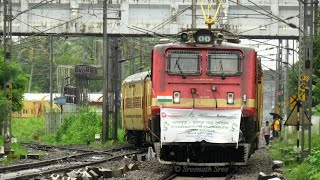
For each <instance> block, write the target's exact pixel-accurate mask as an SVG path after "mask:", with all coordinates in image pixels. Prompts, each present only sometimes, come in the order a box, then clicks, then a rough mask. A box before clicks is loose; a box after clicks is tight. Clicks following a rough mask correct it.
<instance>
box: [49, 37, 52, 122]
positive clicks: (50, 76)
mask: <svg viewBox="0 0 320 180" xmlns="http://www.w3.org/2000/svg"><path fill="white" fill-rule="evenodd" d="M52 41H53V39H52V35H50V36H49V43H50V47H49V52H50V70H49V78H50V87H49V88H50V116H49V117H50V119H49V121H50V124H51V123H52V106H53V95H52V93H53V88H52V85H53V69H52V68H53V43H52Z"/></svg>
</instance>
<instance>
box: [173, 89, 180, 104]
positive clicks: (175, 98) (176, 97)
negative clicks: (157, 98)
mask: <svg viewBox="0 0 320 180" xmlns="http://www.w3.org/2000/svg"><path fill="white" fill-rule="evenodd" d="M173 103H174V104H179V103H180V92H179V91H174V92H173Z"/></svg>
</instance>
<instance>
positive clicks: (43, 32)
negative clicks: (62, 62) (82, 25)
mask: <svg viewBox="0 0 320 180" xmlns="http://www.w3.org/2000/svg"><path fill="white" fill-rule="evenodd" d="M80 18H82V16H80V17H77V18H74V19H71V20H69V21H66V22H64V23H60V24H58V25H56V26H53V27H50V28H48V29H46V30H43V31H40V32H38V33H35V34H33V35H30V36H28V37H27V38H30V37H35V36H38V35H43V34H45V35H46V34H47V33H46V32H47V31H49V30H52V29H54V28H57V27H60V26H62V25H64V24H66V23H69V22H72V21H75V20H77V19H80ZM56 34H62V33H54V35H56ZM24 39H25V38H24ZM21 41H22V40H19V41H16V42H21Z"/></svg>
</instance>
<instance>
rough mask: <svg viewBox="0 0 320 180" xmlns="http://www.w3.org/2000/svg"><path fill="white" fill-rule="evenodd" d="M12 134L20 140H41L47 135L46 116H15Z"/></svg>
mask: <svg viewBox="0 0 320 180" xmlns="http://www.w3.org/2000/svg"><path fill="white" fill-rule="evenodd" d="M12 134H13V137H16V138H18V139H19V140H20V141H24V142H31V141H39V140H41V139H40V138H42V137H44V136H45V123H44V118H27V119H21V118H14V119H13V120H12Z"/></svg>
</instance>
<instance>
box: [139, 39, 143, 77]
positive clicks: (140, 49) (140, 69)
mask: <svg viewBox="0 0 320 180" xmlns="http://www.w3.org/2000/svg"><path fill="white" fill-rule="evenodd" d="M139 69H140V72H142V70H143V68H142V37H140V67H139Z"/></svg>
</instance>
